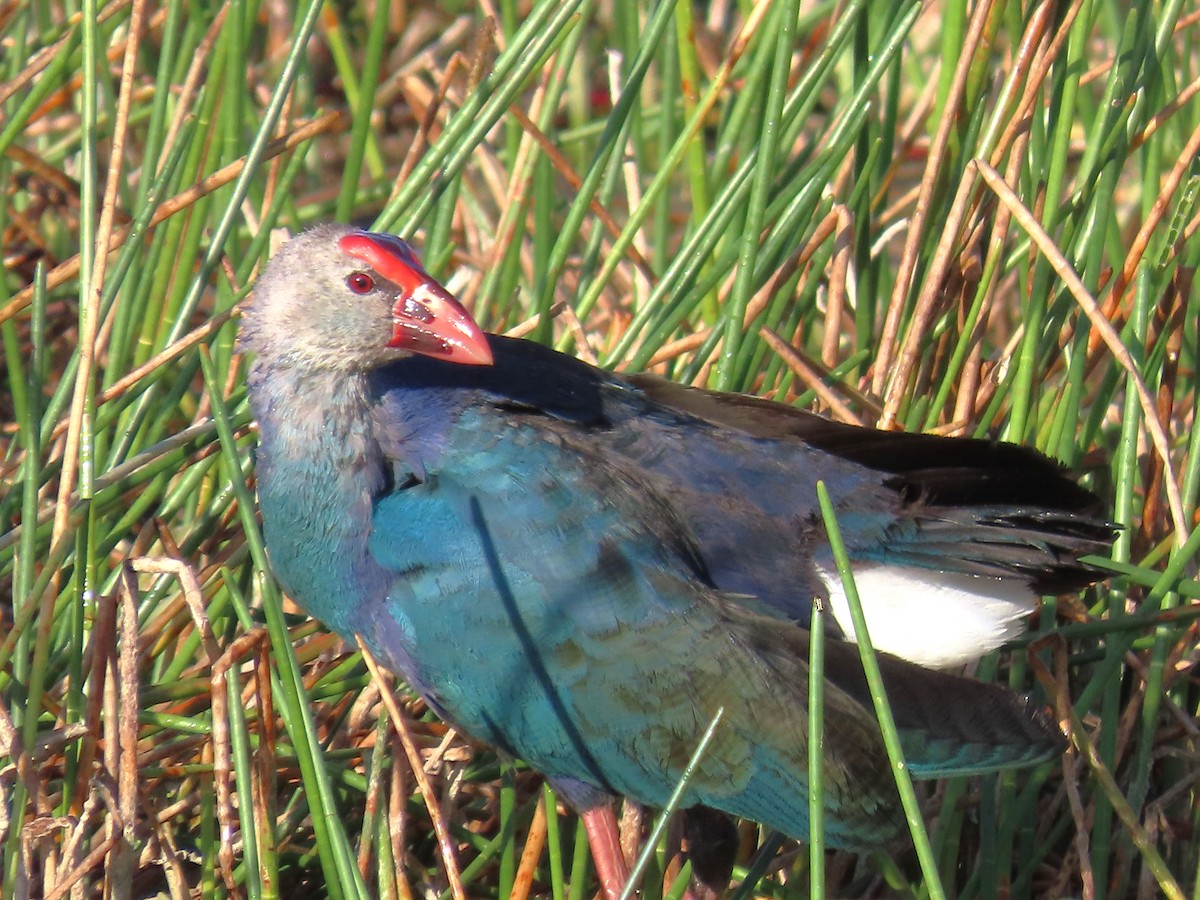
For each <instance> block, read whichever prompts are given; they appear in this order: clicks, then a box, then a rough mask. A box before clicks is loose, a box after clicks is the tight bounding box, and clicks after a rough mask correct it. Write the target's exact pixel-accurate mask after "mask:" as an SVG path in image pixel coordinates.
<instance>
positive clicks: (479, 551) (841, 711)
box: [239, 224, 1112, 898]
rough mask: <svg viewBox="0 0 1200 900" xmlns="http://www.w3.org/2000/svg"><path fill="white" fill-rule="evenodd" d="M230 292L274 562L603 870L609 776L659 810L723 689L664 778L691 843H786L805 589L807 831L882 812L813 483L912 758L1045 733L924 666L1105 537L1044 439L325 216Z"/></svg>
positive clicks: (1013, 705) (1012, 620) (875, 840)
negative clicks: (494, 299) (444, 269)
mask: <svg viewBox="0 0 1200 900" xmlns="http://www.w3.org/2000/svg"><path fill="white" fill-rule="evenodd" d="M253 294H254V297H253V302H252V303H251V304H249V306H248V308H247V309H246V310H245V311H244V314H243V317H242V323H241V329H240V338H239V340H240V347H241V349H242V351H243V352H244V353H246V354H247V355H248V356H249V357H250V358H251V363H250V366H249V370H248V374H247V392H248V397H249V402H250V406H251V410H252V412H253V415H254V417H255V419H256V420H257V424H258V435H259V438H258V446H257V449H256V479H257V491H258V500H259V505H260V511H261V516H262V528H263V534H264V538H265V543H266V547H267V551H268V555H269V559H270V564H271V567H272V569H273V571H274V573H275V576H276V577H277V579H278V581H279V582H280V584H281V585H282V587H283V588H284V589H285V591H286V592H287V593H288V594H289V595H290V596H291V597H292V598H293V599H295V600H296V601H297V602H298V603H299V604H300V605H301V606H302V607H303V608H305V609H306V610H307V612H308V613H310V614H311V615H312V616H314V617H315V618H317V619H319V620H321V621H323V622H324V623H325V625H327V626H328V627H329V628H331V629H333V630H334V631H336V632H338V633H340V634H342V635H343V636H346V637H347V638H351V639H352V638H353V637H354V636H359V637H361V639H362V640H363V642H364V643H365V645H366V646H367V647H368V648H369V649H370V650H371V652H372V653H373V654H374V655H375V656H376V657H377V658H378V659H379V660H380V661H381V662H382V663H383V664H384V665H385V666H386V667H387V668H389V669H391V670H392V671H393V672H395V673H396V674H397V675H399V676H400V677H402V678H403V679H404V680H405V681H406V682H407V683H408V685H410V686H411V687H412V688H413V689H414V690H415V691H416V692H417V693H419V694H420V695H421V696H422V697H423V698H424V699H425V701H426V702H427V704H428V705H429V707H430V708H431V709H432V710H433V711H434V712H435V713H437V714H438V715H439V716H441V717H442V718H443V719H445V720H446V721H447V722H448V723H449V724H451V725H453V726H455V727H456V728H458V729H460V730H461V731H462V732H464V733H465V734H466V735H468V736H470V737H471V738H473V739H474V740H477V741H480V742H482V743H485V744H488V745H491V746H492V747H494V748H496V749H497V750H498V751H499V752H500V753H502V754H505V755H507V756H510V757H514V758H519V759H522V760H524V761H525V762H526V763H527V764H529V765H530V766H531V767H533V768H534V769H536V770H537V771H539V772H541V773H542V774H543V775H544V776H545V777H546V779H547V780H548V781H549V783H550V785H551V786H552V787H553V788H554V789H555V791H556V792H557V794H558V796H559V797H560V798H562V799H563V800H564V801H565V802H566V803H568V804H569V805H570V806H572V807H574V808H575V809H576V810H577V811H578V812H579V813H580V815H581V817H582V818H583V821H584V824H585V826H586V832H587V835H588V838H589V841H590V843H591V846H592V852H593V859H594V861H595V864H596V869H597V875H598V876H599V880H600V882H601V887H602V889H603V891H604V892H605V894H606V896H608V897H609V898H614V897H616V896H617V895H618V894H619V893H620V891H621V889H622V888H623V886H624V882H625V880H626V879H627V878H628V869H627V866H626V864H625V861H624V859H623V858H622V857H621V855H620V849H619V846H618V844H617V842H616V840H615V836H614V833H615V817H614V813H613V809H614V804H615V802H616V801H617V799H618V798H622V797H624V798H629V799H632V800H636V801H638V802H641V803H644V804H648V805H650V806H656V807H662V806H664V805H665V804H666V803H667V801H668V798H669V797H670V795H671V793H672V791H673V790H674V789H675V787H676V786H677V785H678V783H679V782H680V779H681V776H682V775H683V772H684V769H685V767H687V766H688V763H689V761H690V760H692V757H693V754H694V751H695V749H696V747H697V744H698V743H699V741H700V739H701V736H702V735H703V734H704V733H705V731H706V729H707V728H708V727H709V725H710V723H711V722H712V721H713V720H714V718H715V717H717V716H718V711H720V714H721V715H720V718H719V721H718V724H717V726H716V728H715V729H714V731H713V734H712V737H711V740H710V741H709V743H708V744H707V746H706V749H705V752H704V753H703V754H701V755H700V756H699V759H698V762H697V764H696V766H695V770H694V772H693V773H692V775H691V778H690V780H689V781H688V782H687V785H686V789H685V791H684V794H683V797H682V800H681V803H680V808H683V809H686V810H688V811H690V812H691V815H690V817H688V818H687V821H688V822H690V823H695V827H694V828H693V829H692V831H694V833H695V837H696V838H697V840H696V842H697V843H699V844H703V843H705V840H703V839H705V838H709V839H710V840H709V841H708V842H709V843H713V844H718V845H722V846H725V847H728V846H729V844H730V842H729V841H728V840H724V839H723V838H724V837H727V834H726V832H727V831H728V825H727V823H728V817H729V816H735V817H740V818H743V819H750V820H753V821H755V822H759V823H762V824H764V825H766V826H768V827H770V828H773V829H777V830H778V831H780V832H782V833H783V834H785V835H788V836H790V837H793V838H796V839H800V840H805V839H807V838H808V837H809V828H810V823H809V811H808V790H809V785H808V762H807V753H808V743H809V735H808V733H807V728H808V723H807V716H808V711H807V709H808V683H809V668H808V660H809V647H810V638H811V631H810V628H811V626H812V619H811V615H812V608H813V603H814V601H815V602H818V603H820V604H822V606H823V607H824V608H825V609H827V610H828V611H829V612H830V615H828V616H823V617H822V620H823V621H824V622H825V623H826V624H825V625H824V626H823V627H825V628H826V634H827V636H828V637H829V640H827V641H826V644H825V663H824V673H823V676H824V689H823V694H824V704H825V717H824V722H825V732H824V735H823V738H822V740H823V750H824V753H823V763H822V766H823V770H822V771H823V781H824V792H825V794H824V796H825V801H824V802H825V810H824V816H823V827H824V835H825V840H826V842H827V844H828V845H831V846H834V847H843V848H848V849H862V848H867V847H872V846H878V845H880V844H882V843H885V842H887V841H889V840H892V839H894V838H895V836H896V835H898V834H899V833H900V832H901V830H902V828H903V822H904V820H903V817H902V814H901V811H900V804H899V803H898V794H897V791H896V787H895V784H894V780H893V774H892V771H891V768H890V766H889V763H888V759H887V755H886V751H885V749H884V744H883V739H882V736H881V732H880V728H879V725H878V723H877V721H876V718H875V715H874V712H873V706H872V700H871V696H870V691H869V689H868V686H867V681H866V678H865V676H864V674H863V668H862V664H861V661H860V658H859V653H858V648H856V647H855V640H856V636H855V632H854V629H853V626H852V624H851V619H850V614H849V608H848V601H847V597H846V594H845V591H844V590H843V588H842V581H841V576H840V575H839V573H838V570H837V566H836V564H835V562H834V558H833V554H832V550H831V548H830V544H829V539H828V537H827V535H826V531H825V527H824V524H823V520H822V518H821V514H820V511H819V507H818V502H817V495H816V482H817V481H818V480H820V481H823V482H824V483H825V485H826V486H827V489H828V492H829V494H830V497H831V499H832V502H833V504H834V507H835V511H836V515H837V518H838V521H839V524H840V528H841V530H842V532H843V536H844V540H845V543H846V547H847V552H848V554H849V556H850V560H851V565H852V570H853V573H854V576H855V579H856V582H857V585H858V590H859V592H860V594H861V595H862V604H863V610H864V612H865V615H866V622H867V626H868V631H869V633H870V636H871V639H872V641H873V643H874V646H875V647H876V648H877V649H878V650H879V653H878V661H879V667H880V670H881V673H882V677H883V681H884V685H885V687H886V690H887V694H888V697H889V700H890V704H891V707H892V709H893V714H894V716H895V719H896V724H897V728H898V730H899V733H900V737H901V744H902V748H903V750H904V752H905V756H906V762H907V765H908V767H909V769H910V770H911V772H912V773H913V774H914V775H915V776H917V777H925V778H936V777H943V776H949V775H961V774H978V773H985V772H993V771H998V770H1001V769H1005V768H1009V767H1015V766H1024V765H1030V764H1033V763H1036V762H1041V761H1045V760H1047V759H1050V758H1051V757H1053V756H1054V755H1055V754H1056V753H1057V752H1059V751H1060V749H1061V746H1062V736H1061V733H1060V732H1059V730H1058V729H1057V727H1056V726H1055V724H1054V722H1053V721H1052V719H1051V718H1050V716H1049V715H1047V714H1046V712H1045V711H1044V710H1042V709H1039V708H1038V707H1036V706H1035V705H1034V704H1032V703H1031V702H1030V701H1029V700H1028V699H1026V698H1024V697H1022V696H1020V695H1018V694H1017V693H1014V692H1012V691H1009V690H1008V689H1007V688H1004V687H1001V686H999V685H995V684H990V683H983V682H980V681H977V680H974V679H971V678H969V677H966V676H964V675H961V674H955V673H954V672H952V671H948V670H949V669H952V668H954V667H961V664H962V663H964V662H967V661H969V660H972V659H976V658H978V657H980V656H982V655H983V654H985V653H987V652H989V651H991V650H994V649H996V648H997V647H1000V646H1001V645H1003V644H1004V643H1005V642H1006V641H1008V640H1011V639H1012V638H1013V637H1015V636H1017V635H1019V634H1020V633H1021V631H1022V629H1023V628H1024V627H1025V618H1026V617H1027V616H1028V614H1029V613H1030V612H1032V611H1033V609H1034V608H1035V607H1036V605H1037V602H1038V600H1037V597H1038V595H1041V594H1045V593H1054V594H1057V593H1061V592H1066V591H1073V590H1078V589H1081V588H1082V587H1084V586H1086V585H1089V584H1092V583H1094V582H1096V581H1097V580H1098V579H1099V578H1100V577H1101V576H1100V573H1099V572H1098V571H1097V570H1095V569H1093V568H1092V567H1090V566H1089V565H1087V564H1086V563H1085V562H1083V561H1081V559H1082V557H1085V556H1086V555H1087V554H1090V553H1100V552H1103V551H1104V549H1105V548H1106V547H1108V546H1109V544H1110V542H1111V538H1112V532H1111V527H1110V526H1109V525H1108V524H1107V523H1106V522H1105V521H1104V520H1103V519H1102V518H1101V517H1099V515H1098V509H1099V507H1098V501H1097V498H1096V497H1095V496H1094V495H1093V494H1092V492H1090V491H1089V490H1087V489H1085V488H1084V487H1082V486H1080V485H1079V484H1078V482H1077V481H1076V480H1075V479H1074V478H1073V477H1072V476H1071V474H1070V473H1069V472H1068V471H1067V470H1065V469H1064V467H1062V466H1061V465H1060V464H1058V463H1057V462H1055V461H1053V460H1050V459H1049V458H1047V457H1045V456H1043V455H1042V454H1040V453H1039V452H1037V451H1036V450H1034V449H1031V448H1027V447H1023V446H1018V445H1015V444H1008V443H1000V442H994V441H987V440H978V439H965V438H952V437H944V436H933V435H926V434H908V433H899V432H883V431H878V430H875V429H871V428H865V427H858V426H852V425H847V424H843V423H837V422H833V421H830V420H828V419H825V418H823V417H821V416H818V415H816V414H813V413H809V412H806V411H803V410H800V409H797V408H795V407H794V406H791V405H787V404H783V403H777V402H772V401H768V400H765V399H759V398H755V397H750V396H745V395H741V394H732V393H719V392H714V391H708V390H703V389H699V388H694V387H688V386H683V385H679V384H675V383H672V382H670V381H667V380H663V379H659V378H656V377H654V376H650V375H629V374H615V373H612V372H608V371H605V370H602V369H600V368H597V367H594V366H591V365H589V364H587V363H585V362H583V361H580V360H578V359H575V358H573V357H571V356H569V355H565V354H562V353H559V352H557V351H555V350H553V349H551V348H548V347H546V346H543V345H541V344H538V343H535V342H531V341H526V340H519V339H514V338H508V337H502V336H498V335H492V334H486V333H485V332H484V331H483V330H482V329H481V328H480V327H479V325H478V324H477V323H476V322H475V321H474V319H473V318H472V317H471V315H470V313H469V312H468V311H467V310H466V309H465V308H464V307H463V306H462V304H460V303H459V301H458V300H457V299H456V298H455V297H454V296H453V295H452V294H451V293H450V292H449V291H447V290H446V289H445V288H444V287H443V286H442V285H440V284H439V283H438V282H437V281H436V280H435V279H434V278H433V277H431V276H430V275H429V274H428V273H427V272H426V271H425V269H424V268H423V267H422V265H421V263H420V261H419V259H418V257H417V254H416V253H415V252H414V250H413V249H412V247H411V246H410V245H409V244H408V243H407V242H405V241H404V240H402V239H401V238H399V237H397V236H394V235H390V234H385V233H381V232H370V231H366V230H361V229H359V228H354V227H350V226H346V225H340V224H324V225H318V226H315V227H312V228H310V229H308V230H306V231H303V232H301V233H300V234H299V235H297V236H296V237H294V238H292V239H291V240H290V241H288V242H287V243H286V244H285V245H284V246H282V247H281V249H280V250H279V251H278V252H277V253H276V254H275V255H274V256H273V257H272V259H271V260H270V261H269V262H268V263H267V265H266V266H265V268H264V270H263V271H262V273H261V275H260V276H259V277H258V279H257V281H256V283H255V285H254V290H253ZM713 823H715V824H713ZM734 843H736V842H734ZM725 852H726V851H722V853H725ZM731 867H732V858H730V859H729V860H728V863H727V865H726V864H724V863H722V864H718V865H716V866H713V865H709V866H708V867H707V868H708V870H709V871H710V872H711V871H713V870H714V869H715V871H717V872H718V873H719V874H718V875H715V876H714V875H710V876H709V878H710V881H711V880H714V879H715V880H719V879H720V878H721V877H724V878H726V879H727V878H728V869H729V868H731ZM697 868H698V869H701V868H704V867H703V866H697Z"/></svg>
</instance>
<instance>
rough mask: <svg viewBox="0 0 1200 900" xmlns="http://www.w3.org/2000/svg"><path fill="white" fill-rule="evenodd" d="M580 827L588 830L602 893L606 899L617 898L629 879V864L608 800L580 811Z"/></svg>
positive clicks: (615, 818) (613, 899) (614, 899)
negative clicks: (581, 824)
mask: <svg viewBox="0 0 1200 900" xmlns="http://www.w3.org/2000/svg"><path fill="white" fill-rule="evenodd" d="M583 827H584V828H585V829H586V830H587V836H588V844H589V845H590V846H591V848H592V859H593V860H594V861H595V863H596V874H597V875H599V876H600V887H601V888H602V889H603V891H604V896H605V898H606V900H617V898H618V897H620V896H621V891H623V890H624V889H625V882H627V881H628V880H629V866H628V865H626V864H625V856H624V855H623V854H622V853H621V837H620V833H619V832H618V830H617V817H616V814H615V813H614V812H613V808H612V807H611V806H609V805H608V804H607V803H605V804H602V805H600V806H593V807H592V808H591V809H589V810H588V811H587V812H585V813H584V814H583Z"/></svg>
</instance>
